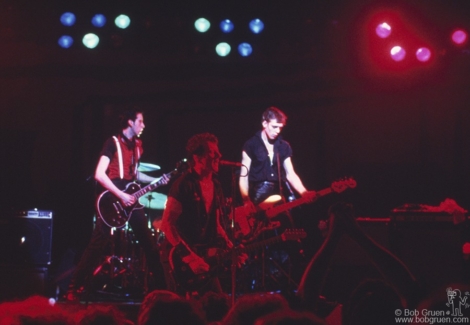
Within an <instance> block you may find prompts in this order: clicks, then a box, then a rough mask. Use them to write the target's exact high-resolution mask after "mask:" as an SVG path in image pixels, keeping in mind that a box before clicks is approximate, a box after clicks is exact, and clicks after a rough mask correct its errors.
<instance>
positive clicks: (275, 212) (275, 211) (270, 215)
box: [265, 187, 333, 218]
mask: <svg viewBox="0 0 470 325" xmlns="http://www.w3.org/2000/svg"><path fill="white" fill-rule="evenodd" d="M331 192H333V190H332V189H331V188H330V187H328V188H325V189H323V190H319V191H317V192H316V197H320V196H324V195H327V194H330V193H331ZM309 200H310V198H300V199H297V200H294V201H292V202H287V203H284V204H281V205H278V206H274V207H272V208H270V209H267V210H266V211H265V213H266V216H267V217H268V218H273V217H275V216H277V215H278V214H279V213H281V212H284V211H287V210H290V209H293V208H295V207H298V206H299V205H301V204H305V203H307V202H308V201H309Z"/></svg>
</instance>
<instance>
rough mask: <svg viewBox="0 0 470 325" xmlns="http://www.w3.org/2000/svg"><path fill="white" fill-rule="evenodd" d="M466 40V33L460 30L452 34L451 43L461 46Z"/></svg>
mask: <svg viewBox="0 0 470 325" xmlns="http://www.w3.org/2000/svg"><path fill="white" fill-rule="evenodd" d="M466 40H467V33H466V32H465V31H463V30H461V29H458V30H456V31H454V32H453V33H452V41H453V42H454V43H455V44H457V45H461V44H463V43H465V41H466Z"/></svg>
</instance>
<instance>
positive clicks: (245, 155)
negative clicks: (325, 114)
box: [239, 107, 316, 262]
mask: <svg viewBox="0 0 470 325" xmlns="http://www.w3.org/2000/svg"><path fill="white" fill-rule="evenodd" d="M286 122H287V116H286V114H284V112H282V111H281V110H280V109H279V108H277V107H269V108H267V109H266V110H265V111H264V112H263V115H262V118H261V125H262V129H261V131H258V132H257V133H256V134H255V135H254V136H253V137H251V138H250V139H249V140H248V141H246V142H245V144H244V146H243V152H242V160H241V163H242V166H244V167H246V169H247V173H246V175H245V176H243V175H242V176H241V177H240V179H239V188H240V194H241V197H242V199H243V205H244V209H245V211H246V212H248V213H253V212H256V210H257V207H258V206H259V205H260V203H262V202H263V201H265V200H266V199H268V198H269V197H270V196H272V195H275V194H277V195H281V197H282V196H283V194H284V193H285V192H286V190H288V191H289V192H290V194H289V199H290V200H293V199H294V193H293V192H292V190H291V187H292V188H293V189H294V190H295V191H296V192H297V193H299V194H300V195H301V196H302V197H305V198H306V199H307V200H308V201H312V200H314V198H315V196H316V193H315V191H308V190H307V189H306V188H305V186H304V185H303V183H302V180H301V179H300V177H299V176H298V175H297V173H296V172H295V170H294V166H293V163H292V148H291V146H290V144H289V143H288V142H287V141H285V140H283V139H282V137H281V135H280V133H281V131H282V129H283V128H284V126H285V125H286ZM276 219H277V220H278V221H277V223H278V224H279V225H278V226H277V227H280V228H282V229H285V228H292V227H294V228H295V226H294V224H293V221H292V218H291V216H290V214H289V213H288V212H287V213H286V214H284V215H280V216H278V217H276ZM265 222H267V220H259V221H257V223H258V224H257V228H258V227H260V228H261V229H263V228H266V226H268V225H267V224H266V225H265V224H264V223H265ZM267 228H268V229H269V227H267ZM277 230H278V229H276V230H275V231H274V232H276V231H277ZM262 234H263V236H266V235H267V236H270V235H268V233H266V232H262ZM286 249H287V250H288V253H287V252H285V251H280V252H277V253H276V255H284V256H285V254H287V255H288V256H289V257H290V261H291V262H292V260H293V259H295V260H299V259H302V257H301V256H300V255H301V254H299V252H301V249H300V247H299V245H293V246H288V247H286ZM257 260H263V261H264V259H257ZM283 260H284V259H283Z"/></svg>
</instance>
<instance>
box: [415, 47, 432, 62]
mask: <svg viewBox="0 0 470 325" xmlns="http://www.w3.org/2000/svg"><path fill="white" fill-rule="evenodd" d="M416 58H417V59H418V61H420V62H427V61H429V59H430V58H431V50H430V49H428V48H427V47H420V48H419V49H418V50H417V51H416Z"/></svg>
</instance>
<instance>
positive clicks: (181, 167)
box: [175, 158, 190, 174]
mask: <svg viewBox="0 0 470 325" xmlns="http://www.w3.org/2000/svg"><path fill="white" fill-rule="evenodd" d="M189 167H190V164H189V161H188V159H186V158H183V159H181V160H180V161H178V162H177V163H176V168H175V172H176V173H178V174H181V173H184V172H185V171H187V170H188V169H189Z"/></svg>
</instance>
